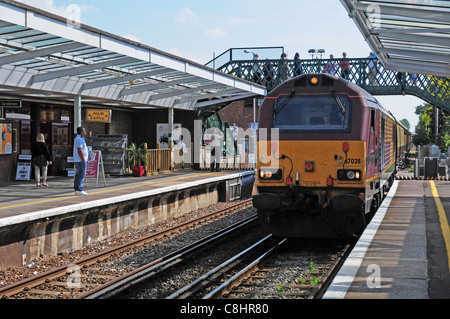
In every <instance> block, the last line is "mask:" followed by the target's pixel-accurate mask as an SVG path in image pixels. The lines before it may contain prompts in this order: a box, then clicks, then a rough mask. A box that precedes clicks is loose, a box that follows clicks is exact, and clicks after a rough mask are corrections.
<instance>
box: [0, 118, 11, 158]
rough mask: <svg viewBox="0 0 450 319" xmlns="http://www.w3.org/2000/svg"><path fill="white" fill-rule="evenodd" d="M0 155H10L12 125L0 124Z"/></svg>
mask: <svg viewBox="0 0 450 319" xmlns="http://www.w3.org/2000/svg"><path fill="white" fill-rule="evenodd" d="M0 132H1V142H0V155H11V154H12V124H0Z"/></svg>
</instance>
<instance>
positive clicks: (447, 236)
mask: <svg viewBox="0 0 450 319" xmlns="http://www.w3.org/2000/svg"><path fill="white" fill-rule="evenodd" d="M430 184H431V192H432V194H433V197H434V201H435V202H436V207H437V210H438V213H439V222H440V223H441V230H442V235H443V236H444V241H445V246H446V249H447V258H448V269H449V271H450V226H449V225H448V219H447V215H446V214H445V209H444V205H442V202H441V199H440V198H439V193H438V190H437V187H436V184H435V183H434V181H430Z"/></svg>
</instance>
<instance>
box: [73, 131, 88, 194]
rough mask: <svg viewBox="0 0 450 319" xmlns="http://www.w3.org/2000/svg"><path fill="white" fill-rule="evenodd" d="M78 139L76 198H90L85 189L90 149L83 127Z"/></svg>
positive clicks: (75, 146)
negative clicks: (84, 183)
mask: <svg viewBox="0 0 450 319" xmlns="http://www.w3.org/2000/svg"><path fill="white" fill-rule="evenodd" d="M77 134H78V135H77V137H76V138H75V143H74V147H73V160H74V162H75V168H76V172H75V180H74V189H75V196H88V193H86V192H85V191H84V189H83V182H84V179H85V177H86V169H87V162H88V158H89V149H88V147H87V145H86V140H85V137H86V130H85V129H84V128H83V127H79V128H77Z"/></svg>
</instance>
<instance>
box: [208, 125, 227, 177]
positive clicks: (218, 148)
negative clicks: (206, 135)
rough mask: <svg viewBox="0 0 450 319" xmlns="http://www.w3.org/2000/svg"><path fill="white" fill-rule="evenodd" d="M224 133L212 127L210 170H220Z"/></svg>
mask: <svg viewBox="0 0 450 319" xmlns="http://www.w3.org/2000/svg"><path fill="white" fill-rule="evenodd" d="M223 138H224V135H223V133H222V131H221V130H219V129H218V128H214V129H213V134H211V143H210V144H209V145H210V147H211V172H214V171H216V172H220V160H221V155H222V146H223Z"/></svg>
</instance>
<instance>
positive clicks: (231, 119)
mask: <svg viewBox="0 0 450 319" xmlns="http://www.w3.org/2000/svg"><path fill="white" fill-rule="evenodd" d="M258 111H259V109H258V108H257V109H256V122H258V116H259V114H258ZM219 114H220V117H221V118H222V121H224V122H228V124H229V125H230V126H233V124H236V126H238V127H241V128H243V129H244V130H246V129H248V128H249V124H250V123H253V120H254V119H253V99H247V100H242V101H236V102H233V103H231V104H230V105H228V106H227V107H226V108H224V109H223V110H221V111H220V112H219Z"/></svg>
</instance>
